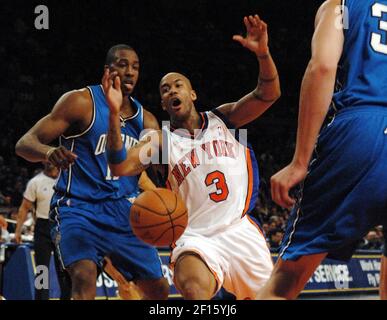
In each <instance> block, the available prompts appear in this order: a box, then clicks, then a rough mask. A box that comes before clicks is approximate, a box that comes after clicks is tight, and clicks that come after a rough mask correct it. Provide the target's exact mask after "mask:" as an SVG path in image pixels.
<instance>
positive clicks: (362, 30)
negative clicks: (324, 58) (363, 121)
mask: <svg viewBox="0 0 387 320" xmlns="http://www.w3.org/2000/svg"><path fill="white" fill-rule="evenodd" d="M343 5H344V6H343V10H344V11H343V12H344V16H345V19H344V27H345V29H344V36H345V40H344V48H343V55H342V58H341V62H340V68H339V71H338V82H337V84H338V87H337V89H338V92H337V93H336V94H335V95H334V97H333V102H334V106H335V107H336V108H337V109H338V110H340V109H343V108H346V107H357V106H382V107H387V0H345V1H343Z"/></svg>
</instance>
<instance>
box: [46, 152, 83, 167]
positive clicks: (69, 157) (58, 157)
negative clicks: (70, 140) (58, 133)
mask: <svg viewBox="0 0 387 320" xmlns="http://www.w3.org/2000/svg"><path fill="white" fill-rule="evenodd" d="M77 158H78V156H77V155H76V154H75V153H73V152H71V151H69V150H67V149H66V148H65V147H63V146H60V147H57V148H54V147H53V148H52V149H50V150H49V151H48V152H47V155H46V160H47V161H49V162H51V163H52V164H53V165H54V166H55V167H57V168H59V169H62V170H66V169H68V167H69V166H70V165H71V164H73V163H74V161H75V160H76V159H77Z"/></svg>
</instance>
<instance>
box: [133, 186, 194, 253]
mask: <svg viewBox="0 0 387 320" xmlns="http://www.w3.org/2000/svg"><path fill="white" fill-rule="evenodd" d="M130 223H131V225H132V230H133V232H134V234H135V235H136V236H137V237H138V238H140V239H141V240H142V241H144V242H146V243H149V244H151V245H153V246H169V245H171V244H172V243H174V242H175V241H176V240H177V239H179V238H180V236H181V235H182V234H183V232H184V230H185V228H186V227H187V223H188V214H187V207H186V206H185V203H184V202H183V200H182V199H181V198H180V196H179V195H177V194H176V193H174V192H172V191H170V190H168V189H164V188H157V189H154V190H147V191H144V192H143V193H141V194H140V195H139V196H138V197H137V199H136V200H135V201H134V203H133V205H132V208H131V210H130Z"/></svg>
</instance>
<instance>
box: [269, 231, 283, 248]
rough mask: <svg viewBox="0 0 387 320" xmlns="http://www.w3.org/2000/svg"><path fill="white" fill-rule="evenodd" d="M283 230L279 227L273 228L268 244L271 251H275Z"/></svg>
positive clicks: (279, 244) (279, 243)
mask: <svg viewBox="0 0 387 320" xmlns="http://www.w3.org/2000/svg"><path fill="white" fill-rule="evenodd" d="M283 236H284V232H283V231H282V230H281V229H275V230H273V231H272V232H271V233H270V235H269V245H270V250H271V252H277V250H278V249H279V247H280V246H281V243H282V238H283Z"/></svg>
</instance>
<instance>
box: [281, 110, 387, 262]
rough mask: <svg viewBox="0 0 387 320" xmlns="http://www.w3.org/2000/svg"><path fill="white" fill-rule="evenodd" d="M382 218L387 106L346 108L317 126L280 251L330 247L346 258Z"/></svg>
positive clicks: (297, 253)
mask: <svg viewBox="0 0 387 320" xmlns="http://www.w3.org/2000/svg"><path fill="white" fill-rule="evenodd" d="M386 222H387V108H383V107H361V108H360V107H357V108H355V107H354V108H348V109H344V110H342V111H340V112H338V113H337V114H336V116H335V118H334V120H333V121H332V122H330V123H329V124H328V125H326V126H325V127H324V128H323V129H322V130H321V132H320V135H319V138H318V142H317V145H316V149H315V154H314V158H313V160H312V161H311V162H310V165H309V172H308V175H307V177H306V178H305V180H304V182H303V186H301V187H300V193H299V201H298V202H297V204H296V206H295V208H294V209H293V211H292V213H291V216H290V219H289V222H288V225H287V229H286V232H285V236H284V239H283V242H282V246H281V250H280V257H281V258H282V259H283V260H297V259H298V258H300V257H301V256H304V255H312V254H317V253H328V257H329V258H332V259H338V260H344V261H345V260H348V259H349V258H350V257H351V256H352V254H353V251H354V250H355V249H356V247H357V244H358V242H359V241H360V240H361V239H362V238H363V237H364V236H365V235H366V234H367V232H368V231H369V230H370V229H371V228H373V227H374V226H376V225H383V226H384V228H387V223H386Z"/></svg>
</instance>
